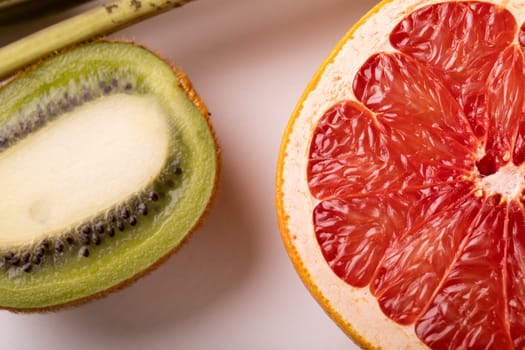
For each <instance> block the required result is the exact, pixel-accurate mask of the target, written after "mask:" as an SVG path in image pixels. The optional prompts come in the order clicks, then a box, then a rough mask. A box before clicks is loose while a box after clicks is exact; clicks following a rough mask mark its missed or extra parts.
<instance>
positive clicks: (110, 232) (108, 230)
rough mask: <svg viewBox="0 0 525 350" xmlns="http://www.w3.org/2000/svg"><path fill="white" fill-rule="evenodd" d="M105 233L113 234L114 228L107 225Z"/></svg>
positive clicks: (111, 235) (110, 235)
mask: <svg viewBox="0 0 525 350" xmlns="http://www.w3.org/2000/svg"><path fill="white" fill-rule="evenodd" d="M107 233H108V236H109V237H113V236H115V230H114V229H113V227H111V226H108V229H107Z"/></svg>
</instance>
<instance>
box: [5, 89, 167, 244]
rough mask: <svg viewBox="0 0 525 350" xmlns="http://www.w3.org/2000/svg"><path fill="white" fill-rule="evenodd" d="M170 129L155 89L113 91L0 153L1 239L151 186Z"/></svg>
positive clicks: (63, 223) (14, 240) (19, 239)
mask: <svg viewBox="0 0 525 350" xmlns="http://www.w3.org/2000/svg"><path fill="white" fill-rule="evenodd" d="M168 130H169V128H168V125H167V122H166V118H165V116H164V115H163V111H162V109H161V107H160V106H159V104H158V102H156V101H155V99H154V98H153V97H145V96H135V95H125V94H115V95H111V96H108V97H101V98H99V99H96V100H94V101H93V102H89V103H86V104H84V105H82V106H80V107H78V108H76V109H74V110H73V111H72V112H69V113H67V114H63V115H61V116H60V117H59V118H57V119H56V120H55V121H53V122H51V123H49V124H48V125H46V126H45V127H44V128H42V129H40V130H38V131H36V132H34V133H33V134H31V135H29V136H28V137H26V138H25V139H23V140H21V141H20V142H18V143H17V144H15V145H13V146H12V147H10V148H8V149H7V150H6V151H4V152H2V153H0V193H2V200H0V245H1V246H4V247H6V246H7V247H8V246H19V245H25V244H28V243H31V242H33V241H38V240H39V239H42V238H43V237H46V236H48V235H52V234H56V233H57V232H58V233H60V232H61V231H63V230H65V229H68V228H69V227H70V226H72V225H75V224H78V223H79V222H82V221H84V220H86V219H87V218H89V217H91V216H93V215H94V214H98V213H100V212H102V211H104V210H105V209H109V208H110V207H112V206H113V205H115V204H117V203H119V202H121V201H123V200H125V199H126V198H128V197H129V196H130V195H131V194H133V193H135V192H136V191H137V190H140V189H143V188H145V187H146V186H147V185H148V184H149V183H150V182H151V181H152V179H153V178H155V177H156V176H157V175H158V174H159V172H160V171H161V169H162V167H163V166H164V162H165V160H166V158H167V153H168V145H169V132H168Z"/></svg>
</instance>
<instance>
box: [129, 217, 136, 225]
mask: <svg viewBox="0 0 525 350" xmlns="http://www.w3.org/2000/svg"><path fill="white" fill-rule="evenodd" d="M129 224H130V225H131V226H135V225H136V224H137V217H136V216H135V215H131V216H130V217H129Z"/></svg>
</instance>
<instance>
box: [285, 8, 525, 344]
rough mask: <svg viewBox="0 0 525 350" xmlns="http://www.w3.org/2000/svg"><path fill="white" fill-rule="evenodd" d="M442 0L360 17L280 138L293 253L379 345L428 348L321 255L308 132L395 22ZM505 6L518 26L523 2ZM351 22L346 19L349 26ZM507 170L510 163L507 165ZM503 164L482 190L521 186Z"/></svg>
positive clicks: (348, 321) (341, 314) (348, 319)
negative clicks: (309, 176) (309, 172)
mask: <svg viewBox="0 0 525 350" xmlns="http://www.w3.org/2000/svg"><path fill="white" fill-rule="evenodd" d="M438 2H443V1H442V0H395V1H384V2H383V3H382V4H381V5H380V6H378V7H376V8H375V9H374V10H373V11H372V13H371V14H370V15H369V17H368V18H367V19H366V20H365V21H364V22H362V23H359V25H358V26H357V29H356V30H355V31H354V32H353V34H352V36H351V37H350V38H348V40H347V41H346V42H345V44H344V45H343V46H342V47H341V48H340V50H339V51H338V52H337V53H336V54H335V57H333V58H332V60H331V62H329V63H328V64H327V65H326V66H325V67H324V71H323V73H322V75H321V76H320V77H319V80H318V81H317V82H316V83H315V86H314V87H312V89H311V92H310V93H309V94H308V96H307V97H306V98H305V99H304V101H303V102H302V104H301V106H300V107H299V110H298V112H297V115H296V119H295V121H294V124H293V126H291V128H290V132H289V134H288V135H287V139H285V140H284V142H285V144H286V148H285V149H283V152H284V155H283V160H282V161H283V163H282V172H281V174H280V176H279V177H280V179H281V180H282V187H281V191H282V196H283V198H282V203H283V209H284V213H283V214H284V215H283V217H284V218H285V220H287V221H286V225H287V229H288V230H289V235H290V237H288V239H289V240H290V242H291V244H292V246H293V249H294V250H295V253H296V254H297V255H298V257H299V259H300V263H301V264H302V265H303V267H304V268H305V270H306V273H307V274H308V276H307V278H309V279H310V280H311V284H312V285H313V286H314V287H315V288H316V289H317V290H318V293H319V294H320V296H321V297H322V299H324V300H322V301H321V303H322V304H323V305H324V306H325V307H328V308H329V309H331V311H330V312H331V313H333V316H335V317H336V319H338V322H339V324H340V326H342V327H343V328H344V329H345V330H346V331H348V332H350V333H351V334H353V335H355V336H358V337H359V338H360V339H362V340H364V341H366V343H369V344H372V345H373V346H374V347H375V348H377V349H389V350H400V349H428V347H427V346H426V345H425V344H423V343H422V342H421V341H420V340H419V339H418V338H417V336H416V335H415V332H414V327H413V326H412V325H411V326H402V325H399V324H397V323H395V322H393V321H392V320H390V319H389V318H387V317H386V316H385V315H384V314H383V313H382V311H381V310H380V308H379V306H378V303H377V301H376V299H375V297H374V296H373V295H371V293H370V291H369V289H368V287H366V288H354V287H352V286H350V285H348V284H346V283H345V282H343V281H342V280H341V279H339V278H338V277H337V276H336V275H335V274H334V273H333V271H332V270H331V269H330V267H329V266H328V264H327V263H326V261H325V259H324V258H323V256H322V253H321V250H320V248H319V245H318V243H317V241H316V238H315V234H314V232H313V225H312V212H313V209H314V206H315V204H316V203H317V200H315V199H314V198H313V197H312V196H311V194H310V191H309V188H308V184H307V180H306V174H307V161H308V148H309V144H310V137H311V135H312V133H313V130H314V128H315V127H316V125H317V122H318V120H319V119H320V117H321V116H322V115H323V114H324V113H325V111H326V110H327V109H328V108H330V107H331V106H333V105H334V104H335V103H337V102H339V101H341V100H347V99H351V100H355V96H354V94H353V92H352V82H353V79H354V76H355V74H356V72H357V71H358V70H359V68H360V67H361V65H362V64H363V63H364V62H365V60H366V59H367V58H368V57H370V56H371V55H372V54H374V53H376V52H380V51H393V48H392V47H391V45H390V44H389V42H388V35H389V33H390V32H391V31H392V29H393V28H394V26H395V25H396V24H397V23H398V22H399V21H400V20H401V19H402V18H403V17H405V16H406V15H408V14H409V13H411V12H413V11H414V10H416V9H417V8H420V7H423V6H426V5H429V4H434V3H438ZM487 2H491V3H494V4H498V5H503V6H505V7H506V8H507V9H508V10H509V11H511V12H512V13H513V15H514V17H515V18H516V21H517V23H518V26H519V25H521V24H522V23H523V22H524V21H525V2H523V1H520V0H490V1H487ZM350 25H352V23H349V26H350ZM508 170H511V169H508ZM507 175H509V174H508V173H507V172H506V170H504V171H503V172H501V173H500V174H499V175H497V176H493V177H492V178H490V177H487V178H485V180H483V182H482V188H484V189H485V190H486V191H489V190H490V191H495V192H500V193H501V191H503V192H504V193H508V194H509V195H515V194H516V191H517V188H518V187H520V188H521V187H522V186H523V174H522V177H521V179H520V181H521V182H520V181H518V182H519V184H517V185H511V186H508V187H501V186H500V185H498V184H500V183H502V182H507V181H508V180H509V179H511V180H512V182H514V183H515V184H516V179H515V178H514V177H512V176H510V175H509V176H507Z"/></svg>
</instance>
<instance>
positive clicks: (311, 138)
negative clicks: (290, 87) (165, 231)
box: [276, 0, 525, 350]
mask: <svg viewBox="0 0 525 350" xmlns="http://www.w3.org/2000/svg"><path fill="white" fill-rule="evenodd" d="M524 22H525V4H524V3H523V2H521V1H518V0H490V1H484V2H481V1H445V2H438V1H435V0H400V1H383V2H382V3H380V4H379V5H378V6H377V7H375V8H374V9H373V10H372V11H371V12H370V13H369V14H368V15H366V16H365V17H364V18H363V19H362V20H361V21H360V22H359V23H358V24H357V25H355V26H354V27H353V28H352V29H351V30H350V31H349V32H348V34H347V35H346V36H345V37H344V38H343V40H342V41H341V42H340V44H339V45H338V46H337V47H336V48H335V49H334V51H333V52H332V54H331V55H330V56H329V58H328V59H327V60H326V62H325V63H324V64H323V65H322V67H321V68H320V70H319V72H318V73H317V74H316V75H315V77H314V79H313V80H312V82H311V83H310V85H309V86H308V87H307V89H306V91H305V93H304V95H303V97H302V98H301V100H300V102H299V104H298V106H297V108H296V110H295V112H294V113H293V115H292V118H291V120H290V122H289V124H288V127H287V130H286V132H285V135H284V138H283V143H282V147H281V151H280V155H279V162H278V170H277V193H276V204H277V213H278V218H279V225H280V229H281V232H282V238H283V241H284V243H285V246H286V248H287V251H288V253H289V255H290V257H291V259H292V261H293V263H294V265H295V267H296V268H297V270H298V272H299V274H300V275H301V277H302V279H303V280H304V282H305V284H306V285H307V287H308V288H309V289H310V290H311V292H312V293H313V294H314V295H315V297H316V298H317V299H318V301H319V302H320V303H321V305H322V306H323V307H324V308H325V309H326V310H327V312H328V313H329V314H330V315H331V316H332V317H333V318H334V319H335V320H336V322H337V323H338V324H339V325H340V326H341V327H342V328H343V330H345V331H346V332H347V333H348V334H349V335H350V336H352V337H353V338H354V339H355V340H356V341H357V342H358V343H359V344H360V345H361V346H363V347H366V348H378V349H424V348H431V349H437V350H441V349H498V350H504V349H524V348H525V279H524V276H525V59H524V49H525V24H524Z"/></svg>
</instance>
